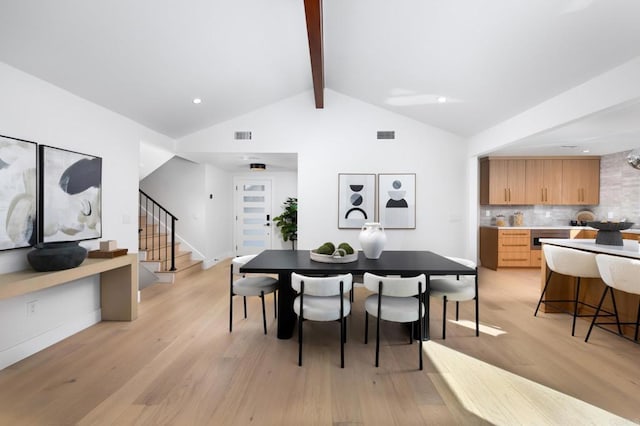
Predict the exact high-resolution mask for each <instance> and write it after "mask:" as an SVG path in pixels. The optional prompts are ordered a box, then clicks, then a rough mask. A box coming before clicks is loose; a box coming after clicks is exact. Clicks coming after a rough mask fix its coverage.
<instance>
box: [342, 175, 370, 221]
mask: <svg viewBox="0 0 640 426" xmlns="http://www.w3.org/2000/svg"><path fill="white" fill-rule="evenodd" d="M375 212H376V175H375V174H352V173H340V174H338V228H358V229H360V228H362V225H364V224H365V222H375V220H376V217H375Z"/></svg>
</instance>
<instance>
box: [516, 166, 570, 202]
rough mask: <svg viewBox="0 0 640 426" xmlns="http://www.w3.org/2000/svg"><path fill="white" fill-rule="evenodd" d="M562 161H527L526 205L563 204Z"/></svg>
mask: <svg viewBox="0 0 640 426" xmlns="http://www.w3.org/2000/svg"><path fill="white" fill-rule="evenodd" d="M562 161H563V160H558V159H527V160H526V174H525V182H526V187H525V204H533V205H537V204H561V203H562V170H563V169H562Z"/></svg>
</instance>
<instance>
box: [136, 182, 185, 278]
mask: <svg viewBox="0 0 640 426" xmlns="http://www.w3.org/2000/svg"><path fill="white" fill-rule="evenodd" d="M138 191H139V192H140V196H139V207H140V214H139V215H140V217H142V216H144V217H146V221H145V223H146V225H145V226H144V228H142V227H139V228H138V234H139V235H138V236H139V238H140V239H142V241H144V244H145V247H140V248H141V249H146V250H149V219H151V254H152V256H153V257H154V259H151V260H156V259H155V252H156V239H157V241H158V258H159V259H160V261H161V262H162V256H160V253H161V250H162V247H161V244H160V243H161V238H160V235H162V233H163V231H164V234H165V235H169V232H171V241H166V243H165V245H164V259H165V261H164V262H166V259H169V255H170V256H171V268H170V269H168V270H169V271H175V270H176V248H175V244H174V242H175V240H176V221H177V220H178V218H177V217H175V216H174V215H173V214H171V213H169V211H168V210H167V209H165V208H164V207H162V206H161V205H160V204H159V203H158V202H157V201H156V200H154V199H153V198H151V197H149V196H148V195H147V194H146V193H145V192H144V191H143V190H141V189H139V190H138ZM169 220H170V221H171V226H169ZM156 224H157V225H158V226H157V230H156ZM156 237H157V238H156ZM169 247H170V248H169ZM169 250H171V253H169ZM148 260H149V259H148ZM165 266H166V264H165ZM165 270H167V269H166V268H165Z"/></svg>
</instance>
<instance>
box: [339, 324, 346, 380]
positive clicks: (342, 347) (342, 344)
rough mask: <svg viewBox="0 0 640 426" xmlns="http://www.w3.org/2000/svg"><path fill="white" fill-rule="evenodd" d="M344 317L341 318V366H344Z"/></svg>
mask: <svg viewBox="0 0 640 426" xmlns="http://www.w3.org/2000/svg"><path fill="white" fill-rule="evenodd" d="M344 339H345V333H344V317H342V318H340V368H344Z"/></svg>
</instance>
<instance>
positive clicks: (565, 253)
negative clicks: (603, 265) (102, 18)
mask: <svg viewBox="0 0 640 426" xmlns="http://www.w3.org/2000/svg"><path fill="white" fill-rule="evenodd" d="M542 251H543V252H544V257H545V259H546V262H547V266H548V267H549V274H548V275H547V279H546V282H545V284H544V289H543V290H542V294H540V299H539V300H538V306H536V310H535V312H534V314H533V316H536V315H537V314H538V309H540V304H541V303H545V304H550V303H571V304H573V310H572V311H566V310H564V309H561V308H560V307H553V308H554V309H558V310H562V311H563V312H566V313H568V314H570V315H571V316H572V317H573V322H572V324H571V335H572V336H575V331H576V318H578V317H590V318H592V317H593V316H594V315H593V314H581V313H579V311H578V305H583V306H588V307H590V308H593V309H596V306H593V305H591V304H589V303H586V302H584V301H581V300H580V282H581V279H582V278H600V271H599V270H598V265H597V264H596V254H595V253H591V252H588V251H582V250H576V249H572V248H567V247H559V246H554V245H551V244H543V246H542ZM554 273H556V274H562V275H567V276H570V277H574V279H575V294H574V296H573V299H553V300H552V299H547V300H544V296H545V294H546V293H547V289H548V287H549V282H550V281H551V276H552V275H553V274H554ZM606 313H607V314H608V315H613V313H611V312H606Z"/></svg>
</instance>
